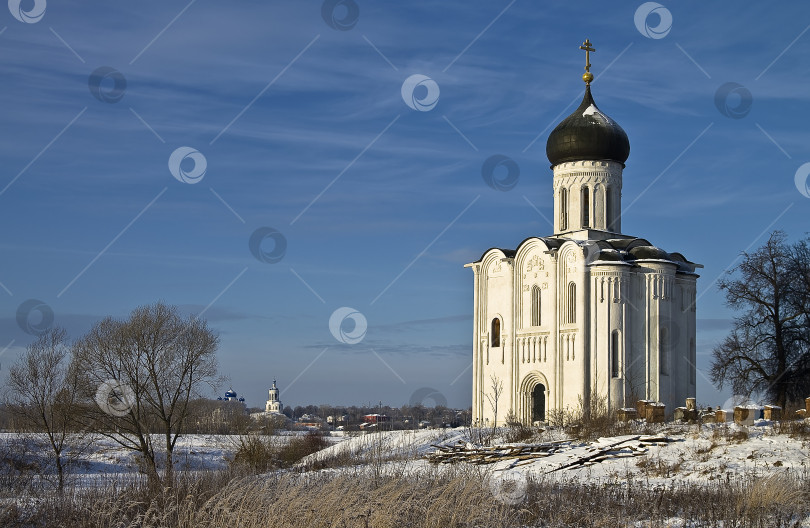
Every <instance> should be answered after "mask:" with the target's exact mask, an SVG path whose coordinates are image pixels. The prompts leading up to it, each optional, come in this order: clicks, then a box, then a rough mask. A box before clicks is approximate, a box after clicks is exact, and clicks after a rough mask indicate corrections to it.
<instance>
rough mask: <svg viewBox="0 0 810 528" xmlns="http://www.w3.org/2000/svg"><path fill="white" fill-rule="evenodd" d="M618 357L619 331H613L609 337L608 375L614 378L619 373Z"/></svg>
mask: <svg viewBox="0 0 810 528" xmlns="http://www.w3.org/2000/svg"><path fill="white" fill-rule="evenodd" d="M619 357H620V354H619V331H618V330H614V331H613V333H612V334H611V335H610V375H611V376H612V377H614V378H618V377H619V373H620V372H621V368H620V363H619Z"/></svg>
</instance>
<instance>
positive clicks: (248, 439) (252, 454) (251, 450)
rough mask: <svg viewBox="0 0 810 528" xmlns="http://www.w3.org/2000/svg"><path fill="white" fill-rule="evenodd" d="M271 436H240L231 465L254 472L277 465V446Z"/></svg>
mask: <svg viewBox="0 0 810 528" xmlns="http://www.w3.org/2000/svg"><path fill="white" fill-rule="evenodd" d="M271 438H272V437H269V436H260V435H256V434H250V435H243V436H240V437H239V440H238V446H237V448H236V452H235V453H234V456H233V460H232V461H231V465H232V466H234V467H242V468H249V469H250V470H252V471H253V472H256V473H259V472H263V471H268V470H270V469H273V468H275V467H279V460H278V456H277V454H276V452H277V451H278V448H277V447H276V445H275V444H274V442H273V441H272V439H271Z"/></svg>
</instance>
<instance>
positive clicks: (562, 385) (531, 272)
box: [467, 41, 702, 425]
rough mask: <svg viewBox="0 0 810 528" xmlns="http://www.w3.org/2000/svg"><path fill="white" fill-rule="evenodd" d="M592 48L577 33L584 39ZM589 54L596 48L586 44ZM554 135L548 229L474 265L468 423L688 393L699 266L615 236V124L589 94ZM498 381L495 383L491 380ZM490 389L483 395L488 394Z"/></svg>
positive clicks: (673, 402) (618, 180)
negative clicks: (496, 388) (497, 389)
mask: <svg viewBox="0 0 810 528" xmlns="http://www.w3.org/2000/svg"><path fill="white" fill-rule="evenodd" d="M586 48H590V42H589V41H586V43H585V47H584V48H582V49H586ZM588 51H594V50H593V49H592V48H591V49H588ZM586 64H587V66H586V73H585V74H584V75H583V80H584V81H585V83H586V88H585V97H584V98H583V100H582V104H580V105H579V108H577V109H576V110H575V111H574V112H573V113H572V114H571V115H569V116H568V117H567V118H565V119H564V120H563V121H562V122H561V123H560V124H559V125H557V127H556V128H555V129H554V130H553V131H552V132H551V134H550V135H549V137H548V142H547V144H546V155H547V156H548V159H549V161H550V162H551V168H552V170H553V173H554V177H553V189H554V234H553V235H550V236H546V237H534V236H533V237H529V238H527V239H525V240H524V241H523V242H521V243H520V245H519V246H518V247H517V248H516V249H501V248H491V249H489V250H487V251H486V252H485V253H484V254H483V255H482V256H481V258H480V259H479V260H477V261H476V262H473V263H471V264H467V267H471V268H472V270H473V272H474V283H475V293H474V318H473V321H474V322H473V401H472V413H473V416H472V418H473V422H474V423H475V422H477V423H479V424H482V425H484V424H488V425H492V424H493V421H494V414H495V413H494V410H493V408H492V403H491V401H490V398H491V397H492V396H493V382H492V379H493V376H494V377H495V378H496V382H497V383H502V384H503V392H502V394H501V395H500V398H499V401H498V418H497V420H498V425H501V424H502V423H503V422H504V420H505V418H506V415H507V413H509V411H512V412H513V413H514V414H515V415H516V416H517V417H518V419H520V420H521V421H522V422H523V423H525V424H531V423H534V422H538V421H545V420H546V419H547V417H548V414H549V412H550V411H552V410H566V409H568V410H573V411H575V410H577V409H578V408H579V406H580V404H583V405H589V404H590V398H591V395H592V394H595V395H598V396H599V397H600V398H605V399H606V400H607V402H608V404H609V405H610V406H612V407H613V408H621V407H626V406H634V405H635V403H636V401H637V400H639V399H647V400H655V401H658V402H661V403H664V404H665V405H666V410H667V412H668V413H671V412H672V411H673V409H674V408H675V407H678V406H680V405H683V404H684V401H685V399H686V398H688V397H694V396H695V382H696V380H695V374H696V368H695V302H696V298H695V289H696V282H697V278H698V275H697V274H696V273H695V269H696V268H698V267H702V266H700V265H699V264H695V263H693V262H690V261H688V260H687V259H686V258H684V256H683V255H681V254H680V253H672V252H667V251H664V250H663V249H660V248H658V247H656V246H654V245H653V244H651V243H650V242H648V241H647V240H645V239H643V238H637V237H634V236H629V235H625V234H622V229H621V211H622V204H621V190H622V171H623V169H624V167H625V161H626V160H627V158H628V156H629V154H630V143H629V141H628V139H627V134H625V132H624V130H623V129H622V128H621V127H620V126H619V125H618V124H617V123H616V122H615V121H614V120H613V119H611V118H610V117H608V116H607V115H605V114H604V113H602V112H601V111H600V110H599V108H597V106H596V104H595V103H594V100H593V97H592V96H591V89H590V88H591V87H590V81H591V80H592V79H593V76H592V74H591V73H590V71H589V69H590V64H589V62H588V60H587V59H586ZM497 383H496V384H497ZM488 395H489V396H490V398H488V397H487V396H488Z"/></svg>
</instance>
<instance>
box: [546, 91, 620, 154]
mask: <svg viewBox="0 0 810 528" xmlns="http://www.w3.org/2000/svg"><path fill="white" fill-rule="evenodd" d="M546 156H548V160H549V161H550V162H551V166H552V167H553V166H554V165H557V164H559V163H564V162H566V161H580V160H610V161H616V162H618V163H621V164H622V165H624V162H625V161H627V157H628V156H630V141H628V139H627V134H626V133H625V132H624V130H622V127H620V126H619V124H618V123H617V122H616V121H614V120H612V119H611V118H609V117H608V116H606V115H605V114H603V113H602V112H600V111H599V108H598V107H597V106H596V103H594V102H593V97H592V96H591V87H590V85H586V86H585V97H583V98H582V104H580V105H579V108H577V109H576V110H574V113H572V114H571V115H569V116H568V117H566V118H565V119H563V121H562V122H561V123H560V124H559V125H557V128H555V129H554V130H552V131H551V134H549V136H548V142H546Z"/></svg>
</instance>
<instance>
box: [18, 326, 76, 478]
mask: <svg viewBox="0 0 810 528" xmlns="http://www.w3.org/2000/svg"><path fill="white" fill-rule="evenodd" d="M77 380H78V376H77V370H76V368H75V364H71V363H70V348H69V346H68V344H67V333H66V332H65V330H64V329H63V328H59V327H53V328H51V329H50V330H48V331H46V332H45V333H44V334H42V335H40V336H39V337H38V338H37V339H36V341H34V342H33V343H31V344H30V345H28V347H27V348H26V350H25V352H24V353H23V355H22V356H21V357H20V358H19V359H18V361H17V363H15V364H14V365H13V366H12V367H11V369H10V370H9V376H8V385H7V390H6V395H5V400H6V404H7V406H8V408H9V409H10V410H11V411H12V412H13V413H14V415H15V416H16V417H17V418H18V419H19V420H20V422H21V423H22V424H23V425H24V427H25V428H26V430H28V431H32V432H39V433H43V434H44V435H45V437H46V438H47V440H48V444H49V445H50V448H51V453H52V455H53V461H54V465H55V466H56V474H57V486H58V489H59V491H62V490H63V489H64V486H65V465H66V458H65V451H66V449H67V448H68V447H70V439H71V437H70V433H71V430H72V429H74V428H75V427H76V426H77V424H78V421H77V414H78V409H79V405H80V403H79V397H78V383H77Z"/></svg>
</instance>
